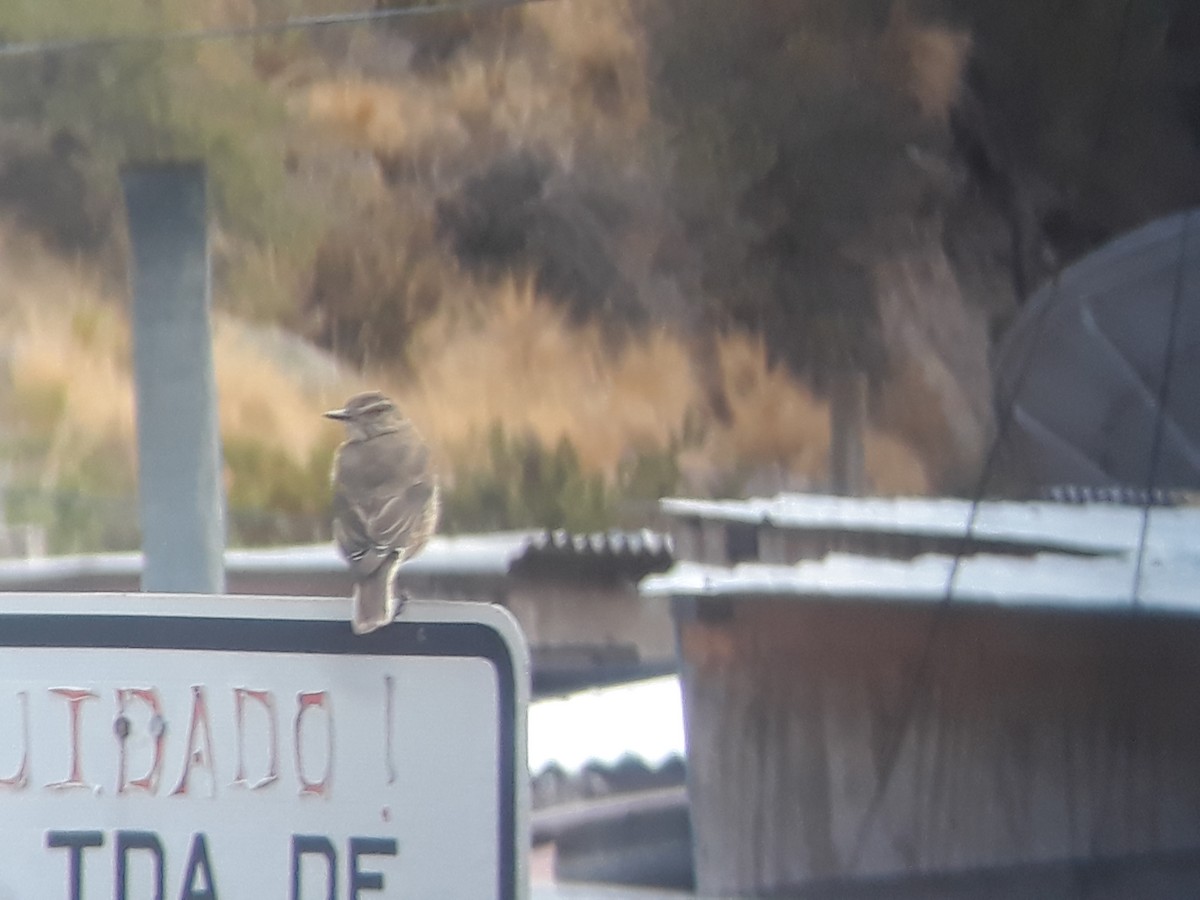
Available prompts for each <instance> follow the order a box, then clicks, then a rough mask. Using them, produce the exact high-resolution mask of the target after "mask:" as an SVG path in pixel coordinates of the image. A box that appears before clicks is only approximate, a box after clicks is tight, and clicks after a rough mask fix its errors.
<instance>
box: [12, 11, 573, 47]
mask: <svg viewBox="0 0 1200 900" xmlns="http://www.w3.org/2000/svg"><path fill="white" fill-rule="evenodd" d="M545 2H551V0H458V2H453V3H435V4H429V5H424V6H405V7H399V8H395V9H372V10H362V11H358V12H340V13H329V14H327V15H319V16H293V17H290V18H287V19H279V20H276V21H272V22H259V23H256V24H253V25H224V26H214V27H209V28H183V29H178V30H175V31H147V32H141V33H138V32H130V33H126V34H114V35H91V36H85V37H73V38H52V39H48V40H41V41H15V42H12V43H0V58H4V57H25V56H38V55H43V54H48V53H68V52H72V51H81V50H107V49H111V48H114V47H123V46H129V45H136V44H143V45H144V44H180V43H198V42H201V41H211V40H230V39H236V38H252V37H266V36H269V35H276V34H284V33H286V32H289V31H302V30H305V29H310V28H328V27H334V26H339V25H364V24H374V23H377V22H385V21H393V20H396V19H415V18H425V17H428V16H439V15H452V14H454V13H473V12H489V11H493V10H501V9H509V8H512V7H517V6H527V5H530V4H533V3H545Z"/></svg>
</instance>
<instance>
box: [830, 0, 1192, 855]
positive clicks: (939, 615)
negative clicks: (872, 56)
mask: <svg viewBox="0 0 1200 900" xmlns="http://www.w3.org/2000/svg"><path fill="white" fill-rule="evenodd" d="M1132 11H1133V0H1126V2H1125V8H1124V12H1123V15H1122V17H1121V23H1120V27H1119V31H1118V43H1117V48H1116V50H1117V52H1116V54H1115V57H1116V58H1115V59H1114V63H1113V73H1112V77H1111V78H1110V81H1109V84H1108V90H1107V91H1106V96H1105V99H1104V105H1103V110H1102V115H1101V117H1100V125H1099V133H1098V135H1097V141H1096V145H1095V147H1094V149H1093V155H1092V158H1091V165H1092V166H1095V165H1096V163H1097V160H1098V159H1099V153H1100V150H1101V149H1102V144H1103V143H1104V139H1105V136H1106V133H1107V124H1108V120H1109V119H1110V118H1111V116H1112V110H1113V105H1114V103H1115V100H1116V94H1117V90H1118V87H1119V83H1120V74H1121V68H1122V66H1123V65H1124V61H1125V55H1126V52H1127V48H1128V40H1129V34H1128V32H1129V29H1130V23H1131V21H1132ZM1185 225H1186V223H1185ZM1181 265H1182V263H1181ZM1062 270H1063V263H1062V261H1061V260H1060V261H1058V262H1057V263H1056V266H1055V269H1054V274H1053V276H1052V278H1051V282H1050V288H1049V293H1048V296H1047V297H1046V298H1045V301H1044V302H1043V303H1042V305H1041V308H1040V309H1038V310H1037V313H1036V316H1035V318H1034V319H1033V322H1032V325H1031V328H1030V330H1031V332H1032V334H1033V339H1032V340H1031V341H1030V346H1029V348H1028V351H1027V352H1026V354H1025V356H1024V357H1023V358H1022V360H1021V363H1020V365H1019V366H1018V367H1017V370H1016V377H1015V379H1014V381H1013V384H1012V389H1011V392H1010V394H1009V396H1008V398H1007V403H1006V404H1005V406H1004V408H1003V409H1002V410H998V411H997V415H996V418H997V427H996V436H995V439H994V440H993V442H992V445H991V447H990V448H989V450H988V454H987V456H986V458H985V459H984V463H983V467H982V470H981V472H980V476H979V480H978V483H977V484H976V486H975V490H974V492H973V493H972V496H971V504H970V508H969V512H968V514H967V521H966V527H965V528H964V531H963V535H962V538H961V539H960V540H959V541H958V545H957V547H956V548H955V552H954V556H953V558H952V560H951V564H950V571H949V572H948V574H947V576H946V587H945V591H944V592H943V594H942V598H941V600H940V601H939V602H938V606H937V608H936V610H935V612H934V619H933V622H932V623H931V625H930V627H929V631H928V632H927V634H926V637H925V642H924V644H923V645H922V647H921V655H920V656H919V657H918V660H917V666H916V670H915V672H914V673H913V676H912V681H911V682H910V687H909V690H908V693H907V694H906V696H905V698H904V705H903V706H902V707H901V710H900V716H899V722H898V724H897V727H896V731H895V734H894V736H893V740H892V741H891V742H890V743H889V744H888V746H887V748H886V751H885V754H884V756H883V761H882V765H881V769H880V772H881V774H880V777H879V780H878V782H877V784H876V786H875V790H874V792H873V793H872V794H871V798H870V800H869V801H868V803H867V808H866V811H865V812H864V813H863V819H862V823H861V824H860V826H859V829H858V833H857V835H856V836H855V841H854V845H853V847H852V848H851V853H850V857H849V861H848V863H847V867H846V868H847V871H849V872H854V871H856V870H857V869H858V865H859V862H860V860H861V858H862V854H863V852H864V851H865V849H866V842H867V838H868V837H870V834H871V830H872V828H873V827H874V825H875V822H876V819H877V817H878V815H879V811H880V809H881V808H882V806H883V801H884V798H885V797H886V796H887V792H888V789H889V787H890V786H891V781H892V778H893V776H894V775H895V772H896V768H897V766H898V765H899V762H900V756H901V753H902V751H903V749H904V739H905V737H906V736H907V734H908V731H909V728H910V726H911V725H912V722H913V719H914V717H915V716H916V713H917V708H918V706H919V704H920V702H921V700H922V698H923V696H924V694H925V692H926V691H927V689H928V687H929V684H928V683H927V681H928V679H929V678H930V673H931V672H932V669H933V661H934V650H935V649H936V647H937V644H938V639H939V638H940V637H941V634H942V631H943V630H944V629H945V627H946V623H947V620H948V613H949V608H950V605H951V603H952V602H953V600H954V592H955V588H956V585H957V582H958V576H959V574H960V572H961V571H962V560H963V557H964V556H965V555H966V553H967V552H968V550H969V549H970V546H971V541H972V539H973V537H974V532H975V523H976V521H977V519H978V517H979V509H980V506H981V505H982V503H983V497H984V494H985V493H986V491H987V486H988V482H989V480H990V478H991V475H992V469H993V466H994V465H995V463H996V460H997V459H998V458H999V455H1000V450H1001V448H1002V447H1003V445H1004V439H1005V437H1006V431H1007V429H1008V427H1009V426H1010V425H1011V424H1012V421H1013V419H1014V418H1015V415H1014V413H1015V412H1016V405H1017V402H1018V400H1019V398H1020V396H1021V392H1022V388H1023V387H1024V384H1025V380H1026V378H1027V377H1028V375H1029V372H1030V370H1031V369H1032V368H1033V366H1032V363H1033V360H1034V357H1035V354H1036V353H1037V351H1038V350H1039V348H1040V345H1041V343H1042V338H1043V334H1042V327H1041V326H1042V324H1043V323H1044V321H1045V319H1046V317H1047V315H1048V313H1049V311H1050V310H1051V309H1053V308H1054V304H1055V301H1056V300H1057V299H1058V296H1059V289H1060V286H1061V277H1062ZM1180 278H1182V276H1180ZM1178 287H1179V285H1178V284H1177V288H1178ZM1176 301H1178V291H1177V296H1176ZM1174 312H1176V311H1175V310H1173V315H1174ZM1172 345H1173V342H1172ZM1169 362H1170V360H1168V363H1169ZM1166 374H1169V373H1166ZM1166 374H1164V388H1165V381H1166ZM1156 445H1157V441H1156ZM1153 452H1154V455H1155V456H1157V450H1155V451H1153ZM1148 503H1149V500H1147V504H1148ZM1148 509H1149V506H1147V510H1148ZM1144 542H1145V523H1144V522H1143V533H1142V544H1143V545H1144ZM1142 549H1143V547H1142V546H1139V554H1138V575H1139V580H1140V565H1141V555H1142ZM1134 590H1135V593H1134V597H1133V603H1134V604H1135V605H1136V603H1137V594H1136V590H1137V587H1136V584H1135V587H1134Z"/></svg>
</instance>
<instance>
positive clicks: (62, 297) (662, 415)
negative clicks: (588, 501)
mask: <svg viewBox="0 0 1200 900" xmlns="http://www.w3.org/2000/svg"><path fill="white" fill-rule="evenodd" d="M31 258H32V259H35V260H36V259H37V258H38V257H37V255H36V254H34V256H33V257H31ZM6 287H8V288H9V289H10V290H9V295H10V297H11V298H12V300H13V301H14V302H12V303H10V305H9V306H8V307H7V308H6V311H5V313H4V316H3V319H2V320H0V321H2V322H3V334H4V337H5V338H6V342H7V343H8V345H9V347H10V353H11V359H12V363H13V365H12V369H11V389H10V393H9V396H8V398H7V401H8V402H7V403H6V406H7V407H8V409H9V410H10V411H11V415H12V416H13V418H12V419H11V421H10V424H12V425H15V426H17V427H19V428H22V429H24V430H26V431H28V432H31V433H32V432H37V433H39V434H41V435H42V437H43V438H44V444H45V446H46V447H48V451H47V452H46V454H45V456H44V457H43V458H41V459H39V460H37V461H36V462H37V465H38V472H37V481H38V483H39V484H41V485H42V486H43V487H44V488H53V486H54V484H55V483H56V481H57V479H58V478H59V476H60V475H62V474H63V473H66V472H69V471H70V469H71V468H72V467H73V466H75V465H77V464H78V462H79V461H80V460H82V459H85V458H88V457H89V456H90V455H92V454H96V453H107V454H109V457H108V458H110V462H111V463H112V464H113V465H117V466H119V467H121V469H122V471H123V472H124V473H125V474H124V476H123V477H122V478H121V479H117V480H118V481H121V482H128V483H132V479H133V476H132V473H133V470H134V465H135V459H134V457H135V440H134V403H133V386H132V376H131V372H130V362H129V360H130V338H129V331H128V325H127V322H126V320H125V317H124V313H123V311H122V307H121V305H120V303H119V302H117V298H114V297H112V296H106V295H105V294H104V292H103V290H102V289H101V288H100V287H99V284H98V282H96V281H95V280H94V279H91V278H89V277H88V276H87V275H86V273H84V272H80V271H71V270H70V269H68V268H63V267H60V268H47V267H43V266H40V265H38V264H35V265H33V266H32V267H26V268H25V271H24V272H23V273H16V274H14V271H13V269H12V268H10V269H9V270H8V279H7V283H6ZM51 294H53V296H54V297H55V298H56V300H55V302H53V303H47V302H44V298H45V297H46V296H49V295H51ZM471 299H472V301H473V302H470V303H464V304H462V305H460V306H458V307H456V308H454V309H452V310H451V309H447V310H446V311H444V312H443V313H442V314H440V315H438V316H436V317H435V318H433V319H432V320H430V321H429V322H428V323H427V324H426V325H425V326H424V327H423V328H422V330H421V332H420V333H419V335H418V337H417V339H416V340H415V342H414V361H415V364H416V365H415V370H414V371H415V374H414V375H413V376H412V377H411V378H409V379H407V380H406V381H405V382H404V383H402V384H396V383H395V382H394V381H392V380H391V379H389V377H388V376H387V375H386V373H378V372H377V373H374V374H372V375H364V374H355V373H351V372H347V371H345V370H343V369H340V368H339V367H338V366H337V365H336V364H333V363H331V362H329V361H328V360H327V359H326V358H324V357H321V356H320V354H317V353H316V352H315V351H311V350H308V349H306V348H304V347H303V345H300V344H298V343H297V342H296V341H295V339H293V338H291V337H289V336H286V335H282V334H278V333H275V334H272V333H270V332H264V331H263V330H261V329H256V328H250V327H248V326H245V325H243V324H241V323H240V322H238V321H237V320H235V319H232V318H231V317H228V316H218V317H217V320H216V328H215V335H214V357H215V364H216V375H217V385H218V391H219V397H220V423H221V430H222V436H223V438H224V440H225V442H226V443H227V445H230V446H233V445H237V446H239V447H246V446H258V447H261V448H262V452H263V453H264V454H266V456H265V457H264V458H267V459H270V458H279V459H288V460H290V461H291V465H293V466H294V467H295V469H296V471H308V472H311V470H312V469H311V467H312V466H313V464H314V462H315V461H316V462H319V461H320V460H322V459H323V458H324V457H323V456H322V454H327V453H328V452H329V450H330V449H331V448H332V445H333V443H334V442H335V441H336V440H337V439H338V438H339V433H338V431H337V430H336V428H334V426H332V425H331V424H330V423H328V422H326V421H325V420H324V419H322V418H321V417H320V416H319V413H320V412H321V411H322V410H323V409H326V408H329V407H330V406H333V405H337V404H340V403H341V401H343V400H344V399H345V397H346V396H348V395H349V394H351V393H353V392H354V391H356V390H361V389H364V388H365V387H368V386H371V387H380V388H382V389H384V390H387V391H389V392H391V393H393V394H394V395H395V396H397V397H398V398H399V400H400V402H401V404H402V405H403V407H404V408H405V409H406V411H407V412H408V414H409V415H410V416H411V417H412V418H413V420H414V421H415V422H416V423H417V424H418V426H419V427H420V428H421V429H422V431H423V432H424V433H425V434H426V436H427V437H428V438H429V439H430V441H431V443H432V444H433V445H434V446H435V448H437V450H438V453H439V455H440V456H441V458H442V463H443V465H444V466H445V467H446V468H447V470H448V469H450V468H452V467H454V466H462V465H463V464H465V465H466V466H467V467H468V468H469V467H470V466H471V465H484V464H486V462H487V460H486V448H485V447H483V446H481V444H480V442H479V436H480V435H481V434H484V433H486V432H487V430H488V429H490V428H491V427H492V426H493V425H494V424H495V423H501V424H502V426H503V428H504V429H505V431H506V432H507V433H508V434H511V435H531V436H533V437H535V438H536V439H537V440H538V441H539V442H540V443H541V444H542V445H543V446H545V447H553V446H556V445H557V444H558V442H559V441H560V440H561V439H563V438H565V439H566V440H568V441H569V442H570V443H571V444H572V445H573V446H574V447H575V449H576V450H577V452H578V457H579V461H580V465H581V466H582V468H583V469H584V470H585V471H588V472H596V473H600V474H602V475H604V476H605V477H606V478H607V479H608V480H610V481H611V480H612V479H614V478H615V476H616V474H617V472H618V471H619V470H620V467H621V466H622V464H623V463H624V462H625V461H627V460H628V459H629V458H630V454H633V453H645V452H651V453H653V452H662V453H668V454H673V453H676V452H677V451H678V450H679V449H680V448H685V450H684V452H683V454H682V456H681V462H682V463H683V464H684V468H685V474H687V475H688V476H690V478H691V479H692V482H693V483H692V484H691V485H690V488H692V489H698V490H699V489H703V488H704V487H705V486H706V485H710V484H712V483H714V482H716V481H720V480H721V479H722V478H727V476H729V474H730V473H740V476H746V475H748V474H752V473H754V472H759V471H764V470H770V471H777V472H783V473H786V474H787V476H788V480H787V483H788V484H791V485H793V486H795V485H800V484H814V485H819V484H820V483H821V482H822V480H823V478H824V477H825V473H826V469H827V456H828V451H829V413H828V408H827V406H826V404H825V403H824V402H823V401H821V400H819V399H817V398H815V397H814V396H813V395H812V394H811V393H810V392H809V391H808V390H807V389H806V388H804V387H803V386H802V385H800V384H799V383H797V382H796V381H795V380H794V379H792V378H791V377H789V376H788V375H787V374H786V372H785V371H784V370H782V369H781V368H778V367H772V366H769V365H768V364H767V362H766V354H765V351H764V349H763V346H762V343H761V341H758V340H753V339H750V338H747V337H744V336H736V335H735V336H730V337H726V338H724V339H722V340H721V342H720V344H719V354H718V355H719V360H718V361H717V362H718V363H719V366H720V370H721V378H722V380H723V382H724V385H725V388H726V390H727V391H728V393H729V397H730V400H731V401H732V406H733V410H734V420H733V422H732V423H731V424H730V425H729V426H722V425H720V424H718V423H716V422H715V421H712V420H708V419H707V418H706V414H705V413H704V412H703V410H704V409H705V404H704V402H703V396H704V393H703V391H702V389H701V386H700V385H699V384H698V383H697V380H696V378H695V374H694V371H695V370H694V368H693V366H692V365H691V364H690V361H689V354H688V351H687V348H686V347H685V345H684V344H683V343H682V342H681V341H680V340H678V339H677V338H675V337H673V336H671V335H670V334H668V333H667V332H665V331H652V332H650V333H648V334H646V335H644V336H642V337H641V338H640V339H638V340H635V341H631V342H629V343H628V344H627V345H626V346H625V347H624V349H622V350H620V351H613V350H612V348H611V346H610V345H609V344H608V343H607V342H606V341H605V339H604V337H603V336H602V334H601V332H600V330H599V329H598V328H596V327H586V326H585V327H575V326H572V325H570V324H568V323H567V321H566V320H565V318H564V316H563V314H562V312H561V311H560V310H559V309H558V308H557V307H555V306H553V305H551V304H549V303H548V302H546V301H544V300H542V299H540V298H539V297H537V296H536V294H535V292H534V291H533V289H532V288H531V287H529V286H528V285H527V284H525V283H520V282H507V283H505V284H503V285H502V286H501V287H499V288H494V289H482V288H481V289H480V294H479V295H478V296H476V297H474V298H471ZM113 452H117V453H118V456H117V457H115V458H112V457H111V454H112V453H113ZM256 459H257V457H256ZM867 459H868V469H869V475H870V479H871V482H872V484H873V485H874V487H875V488H876V489H877V490H880V491H884V492H896V491H920V490H923V489H924V488H925V480H924V476H923V473H922V470H921V467H920V465H919V463H918V461H917V460H916V458H915V456H914V454H913V452H912V450H911V449H910V448H909V447H907V446H906V445H904V444H903V443H901V442H900V441H898V440H897V439H895V438H893V437H890V436H888V435H886V434H883V433H878V432H875V431H872V432H871V433H870V434H869V435H868V438H867ZM451 463H453V464H454V466H452V465H451ZM256 464H257V463H256ZM238 475H239V473H237V472H231V473H230V478H231V479H236V478H237V477H238ZM316 477H318V478H320V477H323V476H321V475H320V474H319V473H318V475H317V476H316ZM232 483H233V482H231V484H232Z"/></svg>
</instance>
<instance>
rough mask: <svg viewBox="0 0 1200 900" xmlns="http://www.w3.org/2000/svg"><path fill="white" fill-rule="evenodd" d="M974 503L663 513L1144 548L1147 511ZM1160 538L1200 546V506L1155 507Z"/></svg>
mask: <svg viewBox="0 0 1200 900" xmlns="http://www.w3.org/2000/svg"><path fill="white" fill-rule="evenodd" d="M971 506H972V504H971V501H969V500H962V499H957V498H939V497H890V498H883V497H837V496H828V495H820V494H780V495H779V496H776V497H772V498H755V499H749V500H687V499H666V500H663V501H662V509H663V512H665V513H667V514H668V515H671V516H674V517H676V518H680V519H686V518H696V519H702V520H709V521H719V522H730V523H742V524H756V525H768V526H771V527H774V528H780V529H797V530H811V531H818V530H831V531H847V532H862V533H868V532H869V533H877V534H878V533H889V534H904V535H917V536H922V537H944V538H955V537H960V536H962V535H964V534H965V533H966V529H967V524H968V522H970V523H971V535H972V536H973V537H975V538H977V539H981V540H982V539H986V540H991V541H1000V542H1005V543H1011V544H1013V545H1018V546H1027V547H1033V548H1037V549H1046V550H1063V551H1069V552H1083V553H1092V554H1118V553H1124V552H1127V551H1129V550H1130V549H1132V548H1134V547H1136V546H1137V543H1138V540H1139V535H1140V534H1141V529H1142V518H1143V510H1142V509H1140V508H1138V507H1135V506H1122V505H1115V504H1106V503H1093V504H1077V503H1069V504H1068V503H1053V502H1028V503H1027V502H1017V501H984V502H982V503H980V504H979V507H978V509H977V510H976V512H975V516H974V520H973V521H972V520H971ZM1150 515H1151V519H1152V521H1153V522H1154V523H1155V526H1156V527H1155V529H1154V531H1155V532H1156V534H1157V535H1166V534H1167V533H1168V532H1172V533H1175V534H1176V537H1177V538H1181V537H1183V536H1185V535H1191V536H1193V537H1191V540H1194V541H1196V542H1197V543H1200V539H1198V538H1196V537H1195V536H1196V535H1200V509H1198V508H1195V507H1176V508H1162V507H1156V508H1154V509H1153V510H1152V511H1151V514H1150Z"/></svg>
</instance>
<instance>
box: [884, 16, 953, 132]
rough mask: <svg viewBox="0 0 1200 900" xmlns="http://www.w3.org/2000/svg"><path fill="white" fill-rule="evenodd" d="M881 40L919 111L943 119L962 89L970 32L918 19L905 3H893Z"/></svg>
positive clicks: (925, 115) (935, 118) (930, 117)
mask: <svg viewBox="0 0 1200 900" xmlns="http://www.w3.org/2000/svg"><path fill="white" fill-rule="evenodd" d="M885 42H886V44H887V50H888V51H890V53H889V55H890V56H892V57H893V59H894V61H895V63H896V64H897V65H898V67H899V68H900V70H901V71H902V72H903V73H904V74H905V79H906V84H905V86H906V88H907V90H908V93H909V94H910V95H911V96H912V98H913V99H914V100H915V101H916V103H917V108H918V109H919V110H920V113H921V115H922V116H924V117H926V118H928V119H934V120H937V121H941V122H944V121H945V120H946V119H947V117H948V116H949V114H950V110H951V108H952V107H953V106H954V104H955V103H956V102H957V101H958V96H959V92H960V91H961V90H962V81H963V71H964V69H965V68H966V64H967V59H968V57H969V56H970V53H971V36H970V35H969V34H968V33H967V32H965V31H961V30H958V29H954V28H949V27H947V26H944V25H934V24H925V23H918V22H916V21H914V20H913V18H912V16H911V14H910V13H909V11H908V6H907V5H906V4H905V3H896V4H894V5H893V7H892V17H891V20H890V22H889V24H888V30H887V32H886V35H885Z"/></svg>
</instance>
